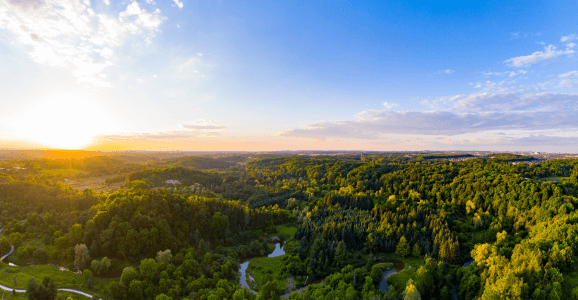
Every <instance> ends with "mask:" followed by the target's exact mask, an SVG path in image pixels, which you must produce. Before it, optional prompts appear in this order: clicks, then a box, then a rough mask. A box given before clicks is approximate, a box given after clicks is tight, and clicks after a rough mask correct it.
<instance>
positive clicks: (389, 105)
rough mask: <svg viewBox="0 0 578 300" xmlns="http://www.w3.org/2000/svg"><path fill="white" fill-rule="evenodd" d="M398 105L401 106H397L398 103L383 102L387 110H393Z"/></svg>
mask: <svg viewBox="0 0 578 300" xmlns="http://www.w3.org/2000/svg"><path fill="white" fill-rule="evenodd" d="M398 105H399V104H397V103H389V102H383V106H385V109H392V108H394V107H396V106H398Z"/></svg>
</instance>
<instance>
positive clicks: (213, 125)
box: [181, 120, 227, 130]
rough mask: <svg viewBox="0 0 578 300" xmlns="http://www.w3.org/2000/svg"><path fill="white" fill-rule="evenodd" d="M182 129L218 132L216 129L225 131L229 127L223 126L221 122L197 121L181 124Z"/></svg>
mask: <svg viewBox="0 0 578 300" xmlns="http://www.w3.org/2000/svg"><path fill="white" fill-rule="evenodd" d="M181 128H184V129H195V130H216V129H225V128H227V127H225V126H223V125H222V124H221V122H219V121H213V120H197V121H195V122H192V123H187V124H181Z"/></svg>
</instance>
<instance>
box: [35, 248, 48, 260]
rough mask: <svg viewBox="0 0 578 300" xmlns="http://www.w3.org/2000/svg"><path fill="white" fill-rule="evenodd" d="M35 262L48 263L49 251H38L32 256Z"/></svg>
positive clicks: (41, 249) (42, 249)
mask: <svg viewBox="0 0 578 300" xmlns="http://www.w3.org/2000/svg"><path fill="white" fill-rule="evenodd" d="M32 256H33V257H34V260H35V261H38V262H47V261H48V251H46V249H44V248H40V249H36V251H34V253H33V254H32Z"/></svg>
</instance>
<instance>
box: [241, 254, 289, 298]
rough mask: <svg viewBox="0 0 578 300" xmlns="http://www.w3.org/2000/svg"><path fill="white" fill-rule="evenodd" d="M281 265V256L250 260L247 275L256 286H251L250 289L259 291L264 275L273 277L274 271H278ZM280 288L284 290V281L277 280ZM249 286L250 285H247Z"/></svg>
mask: <svg viewBox="0 0 578 300" xmlns="http://www.w3.org/2000/svg"><path fill="white" fill-rule="evenodd" d="M282 264H283V255H281V256H277V257H259V258H254V259H251V262H250V263H249V267H248V268H247V274H250V275H251V276H252V277H253V278H254V279H255V282H256V285H252V288H253V289H254V290H256V291H259V283H260V282H261V279H262V278H263V276H264V275H265V274H270V275H271V276H273V277H274V274H275V271H277V270H279V269H280V268H281V266H282ZM279 284H280V287H281V285H282V289H285V285H286V280H284V279H282V280H279ZM249 285H251V284H249Z"/></svg>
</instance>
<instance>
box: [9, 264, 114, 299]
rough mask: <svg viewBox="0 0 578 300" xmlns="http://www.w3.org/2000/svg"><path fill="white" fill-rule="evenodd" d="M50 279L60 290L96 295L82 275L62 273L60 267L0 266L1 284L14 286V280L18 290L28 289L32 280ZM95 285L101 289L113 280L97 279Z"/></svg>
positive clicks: (68, 272)
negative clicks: (66, 289) (67, 289)
mask: <svg viewBox="0 0 578 300" xmlns="http://www.w3.org/2000/svg"><path fill="white" fill-rule="evenodd" d="M46 276H48V277H50V278H52V280H54V284H55V285H56V287H58V288H71V289H76V290H80V291H83V292H87V293H90V294H92V293H94V291H91V290H90V289H88V287H86V280H85V279H84V277H83V276H82V275H81V274H76V273H74V272H71V271H60V269H59V268H58V267H55V266H51V265H38V266H20V267H14V266H8V265H6V264H4V263H2V264H1V265H0V284H2V285H4V286H8V287H15V286H14V278H16V279H17V281H16V288H17V289H26V286H27V285H28V281H29V280H30V279H32V278H34V280H36V282H38V283H41V282H42V280H43V279H44V277H46ZM92 280H93V284H94V286H95V287H100V286H101V285H102V286H104V285H106V284H108V283H109V282H110V281H112V280H117V279H108V278H106V279H105V278H96V277H94V278H93V279H92Z"/></svg>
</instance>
